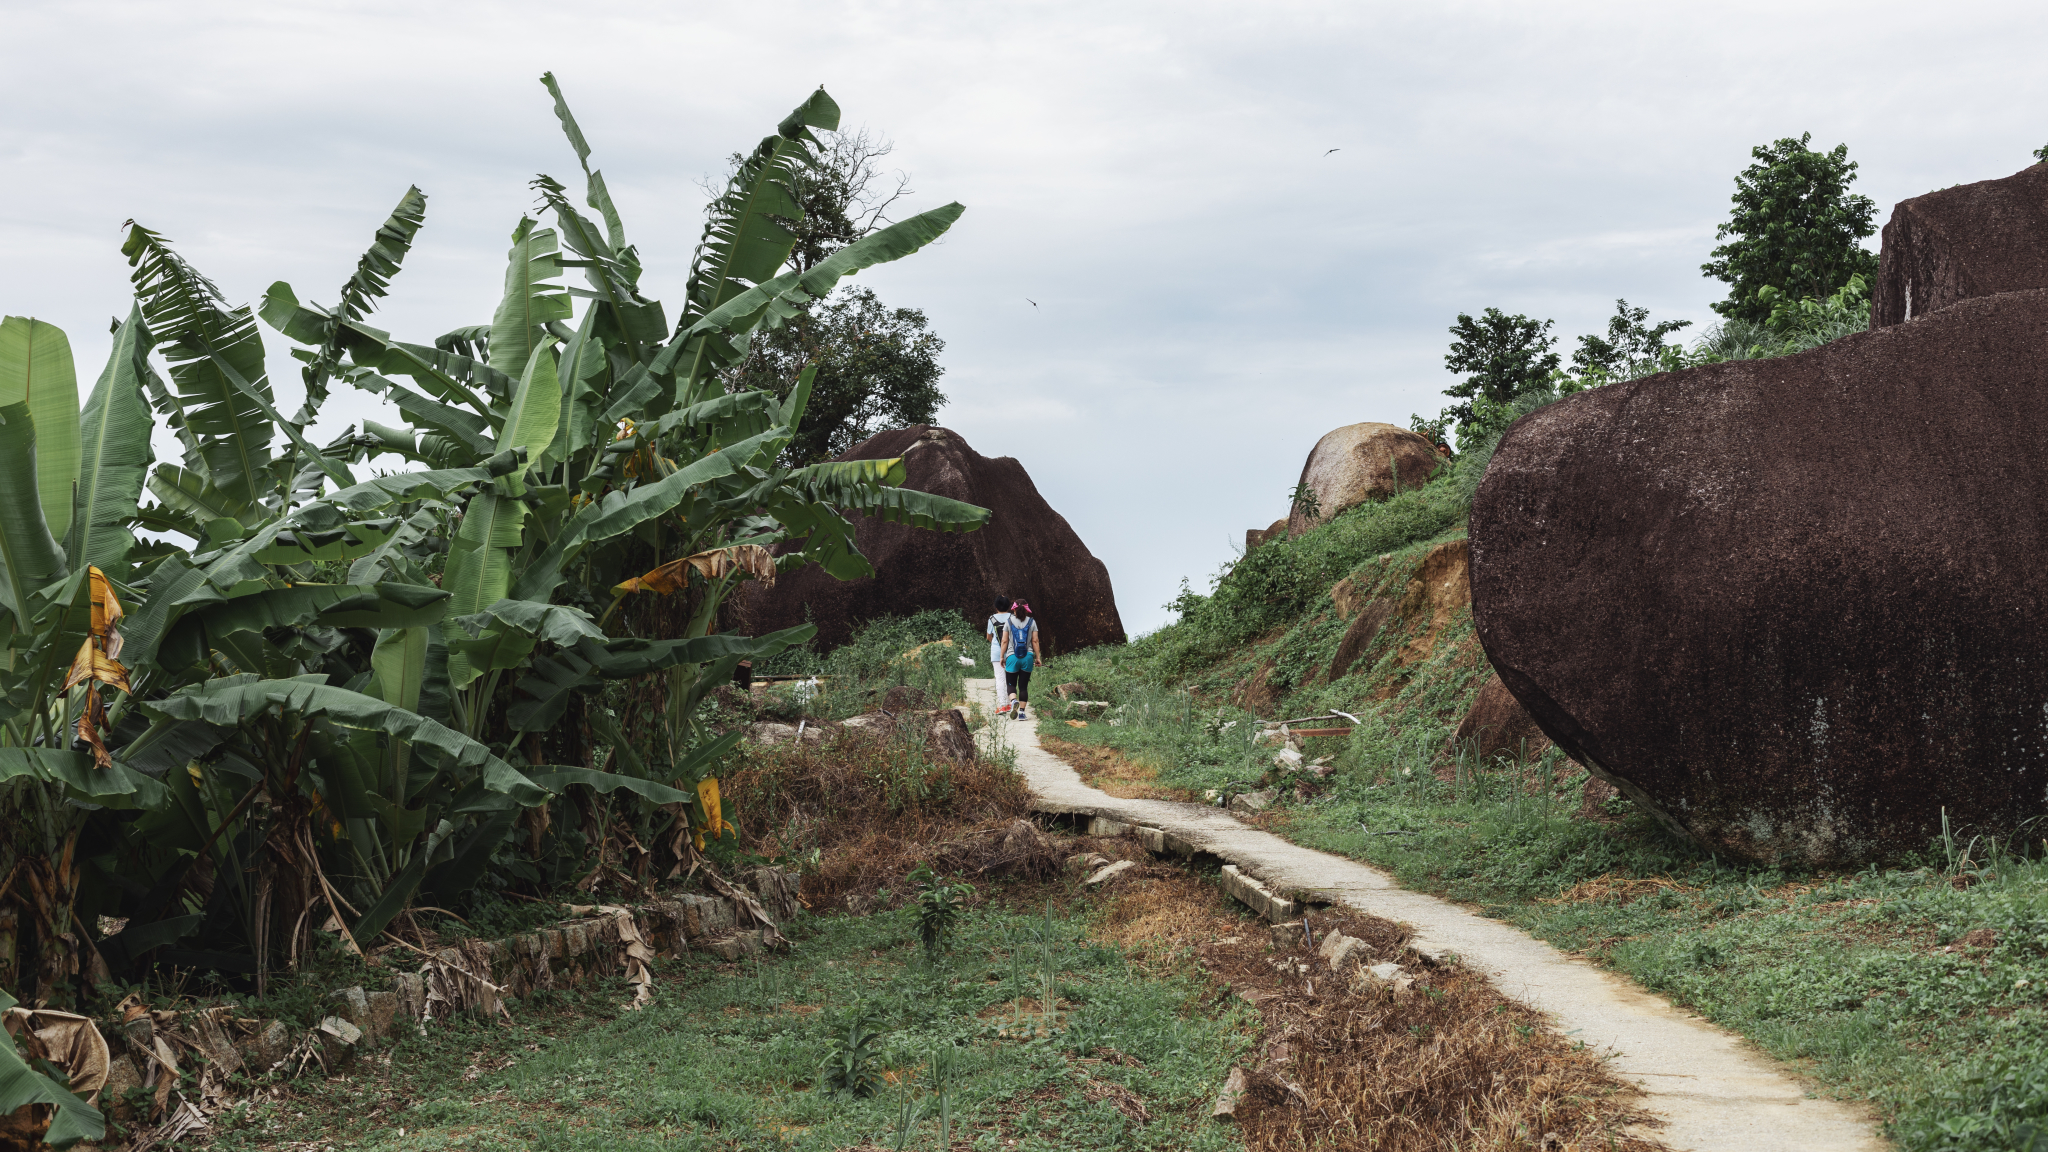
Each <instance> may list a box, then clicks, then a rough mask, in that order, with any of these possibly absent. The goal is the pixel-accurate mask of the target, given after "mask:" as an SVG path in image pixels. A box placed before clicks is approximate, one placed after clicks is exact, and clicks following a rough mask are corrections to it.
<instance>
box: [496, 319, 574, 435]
mask: <svg viewBox="0 0 2048 1152" xmlns="http://www.w3.org/2000/svg"><path fill="white" fill-rule="evenodd" d="M551 344H552V338H550V339H548V340H542V341H540V342H539V343H537V344H535V345H534V348H533V354H532V355H531V356H529V357H528V358H527V361H526V369H525V371H523V372H521V373H520V374H519V387H518V388H517V389H516V390H515V391H514V392H513V393H512V401H511V403H509V404H507V405H506V408H505V425H504V427H502V428H500V429H498V442H497V445H496V448H495V451H498V452H509V451H512V450H514V449H525V451H526V458H527V459H528V460H532V461H534V462H536V463H538V462H539V461H540V459H541V457H543V456H545V455H546V454H547V450H548V448H549V447H550V446H551V445H553V444H554V442H555V433H556V432H557V431H559V430H560V428H561V422H562V382H561V379H560V378H559V377H558V376H557V374H556V371H555V353H554V349H553V348H552V347H550V345H551Z"/></svg>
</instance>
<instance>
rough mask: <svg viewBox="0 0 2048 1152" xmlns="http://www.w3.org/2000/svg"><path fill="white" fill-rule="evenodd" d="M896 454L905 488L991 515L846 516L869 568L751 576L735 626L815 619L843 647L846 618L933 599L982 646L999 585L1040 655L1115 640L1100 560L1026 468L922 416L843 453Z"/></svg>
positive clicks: (822, 639)
mask: <svg viewBox="0 0 2048 1152" xmlns="http://www.w3.org/2000/svg"><path fill="white" fill-rule="evenodd" d="M896 456H901V457H903V458H904V465H905V468H906V469H907V471H908V473H909V478H908V480H907V481H906V486H907V487H910V488H915V489H917V490H918V491H920V492H932V493H936V494H937V495H940V496H950V497H952V498H953V499H955V500H965V501H967V502H968V503H970V504H978V505H980V506H982V507H983V508H987V509H989V510H990V511H991V512H993V513H994V515H993V516H992V517H991V518H990V519H989V522H988V524H987V525H986V526H984V527H982V528H980V529H979V530H977V531H973V532H933V531H930V530H927V529H922V528H912V527H909V526H906V525H903V524H893V523H889V522H887V521H883V520H881V519H878V518H876V517H872V516H862V517H856V518H855V519H854V532H855V535H854V539H855V541H856V543H857V544H858V546H859V548H860V551H861V555H863V556H866V557H867V558H868V561H869V562H870V563H872V564H873V565H874V566H875V575H874V576H873V577H870V578H867V579H863V580H845V581H842V580H835V579H833V578H832V577H831V576H829V575H827V574H826V573H825V571H824V570H823V569H821V568H819V567H818V566H817V565H815V564H812V565H808V566H806V567H804V568H803V569H801V570H800V571H797V572H792V573H789V574H787V575H784V576H782V577H781V578H780V579H778V580H776V582H775V587H773V588H769V589H764V588H762V587H760V586H759V585H756V584H751V583H750V584H748V585H747V586H746V587H747V592H746V594H745V596H744V597H743V598H742V600H741V608H740V611H741V616H742V619H741V621H740V624H741V625H742V627H744V629H745V630H746V631H747V632H748V633H749V634H751V635H756V636H758V635H761V634H763V633H766V632H773V631H775V630H777V629H780V628H790V627H794V626H796V625H798V624H801V623H803V622H804V621H805V620H806V619H809V620H812V621H814V622H815V623H816V624H817V625H818V640H817V643H818V645H819V647H821V648H827V649H829V648H834V647H837V646H839V645H841V644H844V643H845V642H846V641H847V640H848V639H849V638H850V637H851V635H852V631H853V627H854V625H856V624H859V623H861V622H863V621H867V620H873V619H876V618H878V617H882V616H907V615H909V614H910V613H912V612H921V611H924V610H926V609H931V608H936V609H943V610H946V611H951V612H958V613H959V614H960V616H961V617H962V628H961V632H960V634H959V635H958V636H956V637H955V639H956V640H960V641H962V642H963V643H966V642H968V641H972V643H971V644H968V647H969V648H971V647H973V645H974V644H979V643H981V642H982V641H981V635H982V633H981V624H982V622H983V621H984V620H986V619H987V618H988V615H989V610H990V607H991V605H992V602H993V601H994V598H995V596H996V595H997V594H998V593H1001V594H1003V595H1005V596H1012V597H1018V598H1021V599H1024V600H1026V601H1029V602H1030V604H1031V608H1032V611H1033V612H1034V613H1036V614H1037V617H1038V623H1039V629H1040V637H1039V644H1040V648H1041V650H1042V651H1043V652H1044V653H1045V654H1046V655H1048V656H1051V655H1053V654H1055V653H1058V652H1066V651H1071V650H1073V649H1076V648H1086V647H1090V646H1092V645H1096V644H1121V643H1123V642H1124V639H1125V637H1124V626H1123V621H1122V619H1121V618H1119V617H1118V616H1117V611H1116V593H1115V591H1114V590H1113V589H1111V587H1110V584H1109V569H1107V568H1105V567H1104V566H1103V564H1102V561H1100V560H1097V559H1096V558H1095V557H1094V556H1093V555H1092V554H1091V553H1090V552H1089V551H1088V546H1087V545H1086V544H1083V543H1082V542H1081V538H1080V537H1079V536H1077V535H1075V534H1074V530H1073V528H1072V527H1070V526H1069V525H1068V524H1067V521H1066V518H1065V517H1063V516H1061V515H1060V514H1059V513H1057V512H1055V511H1053V510H1052V506H1051V505H1049V504H1047V503H1046V502H1045V497H1043V496H1040V495H1039V494H1038V489H1037V488H1036V487H1035V486H1033V484H1032V483H1031V477H1030V476H1029V475H1027V474H1026V473H1025V471H1024V466H1023V465H1022V464H1019V463H1018V462H1017V461H1016V460H1014V459H1012V458H1010V457H1008V456H1004V457H1000V458H997V459H994V460H991V459H989V458H988V457H986V456H983V455H982V454H981V453H979V452H976V451H975V450H974V449H973V448H972V447H970V446H969V445H968V443H967V441H965V440H963V439H961V438H960V434H959V433H957V432H953V431H950V430H948V429H945V428H936V427H931V426H929V425H924V424H918V425H913V426H912V427H909V428H899V429H897V430H895V431H892V432H883V433H880V434H879V435H875V436H870V437H869V438H867V439H866V440H863V441H861V442H860V443H859V444H856V445H854V446H853V447H852V448H851V449H849V450H847V452H846V454H845V455H843V456H841V457H839V459H841V460H886V459H889V458H891V457H896Z"/></svg>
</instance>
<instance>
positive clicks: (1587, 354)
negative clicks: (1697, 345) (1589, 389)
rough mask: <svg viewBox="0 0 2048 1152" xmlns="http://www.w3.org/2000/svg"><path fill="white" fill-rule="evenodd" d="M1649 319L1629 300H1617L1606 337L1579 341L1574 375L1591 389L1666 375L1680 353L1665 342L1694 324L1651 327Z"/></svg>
mask: <svg viewBox="0 0 2048 1152" xmlns="http://www.w3.org/2000/svg"><path fill="white" fill-rule="evenodd" d="M1649 319H1650V310H1649V309H1648V308H1631V307H1629V303H1628V301H1627V300H1616V301H1615V302H1614V315H1613V316H1611V317H1609V318H1608V320H1607V335H1605V336H1581V337H1579V349H1578V351H1576V352H1573V353H1572V372H1573V374H1574V375H1575V376H1577V377H1578V378H1579V380H1580V382H1581V383H1582V384H1584V385H1587V386H1592V385H1597V384H1604V383H1606V382H1607V381H1609V380H1632V379H1634V378H1635V377H1637V376H1647V375H1649V374H1650V373H1652V372H1661V371H1664V370H1665V365H1667V364H1672V363H1673V361H1674V358H1675V357H1676V356H1677V354H1678V353H1679V351H1680V349H1679V346H1678V345H1676V344H1666V343H1665V342H1664V338H1665V337H1666V336H1669V335H1671V334H1672V333H1673V332H1676V331H1678V330H1679V329H1680V328H1684V327H1686V326H1688V325H1690V324H1691V323H1692V321H1690V320H1665V321H1661V322H1659V323H1657V324H1650V323H1648V321H1649Z"/></svg>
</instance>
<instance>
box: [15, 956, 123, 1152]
mask: <svg viewBox="0 0 2048 1152" xmlns="http://www.w3.org/2000/svg"><path fill="white" fill-rule="evenodd" d="M17 1003H19V1001H17V1000H15V998H14V997H12V996H10V995H8V994H7V992H6V990H5V989H0V1012H5V1011H7V1010H8V1009H9V1008H12V1007H14V1006H15V1004H17ZM32 1104H50V1105H54V1106H55V1107H56V1110H57V1112H56V1115H54V1116H52V1117H50V1128H49V1130H48V1131H47V1132H44V1133H43V1143H45V1144H47V1145H49V1146H50V1147H52V1148H69V1147H71V1146H72V1145H73V1144H76V1143H78V1142H79V1141H80V1140H94V1141H97V1140H100V1139H103V1138H104V1137H105V1136H106V1134H107V1121H106V1117H104V1116H101V1115H100V1111H99V1109H97V1108H94V1107H93V1106H92V1105H90V1104H87V1103H86V1102H85V1101H83V1100H80V1099H79V1098H78V1097H76V1096H73V1095H72V1094H71V1093H70V1092H67V1091H65V1090H64V1089H63V1088H62V1087H60V1086H59V1085H58V1084H57V1082H56V1081H55V1080H52V1079H50V1078H49V1077H48V1076H45V1075H43V1074H42V1073H40V1072H38V1071H36V1070H35V1069H33V1068H31V1067H29V1066H28V1064H27V1063H26V1062H25V1061H23V1060H22V1058H21V1053H19V1052H17V1051H15V1049H14V1041H13V1040H12V1039H7V1038H0V1116H4V1115H7V1114H8V1113H10V1112H13V1111H14V1110H15V1109H17V1108H26V1107H28V1106H29V1105H32Z"/></svg>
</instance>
